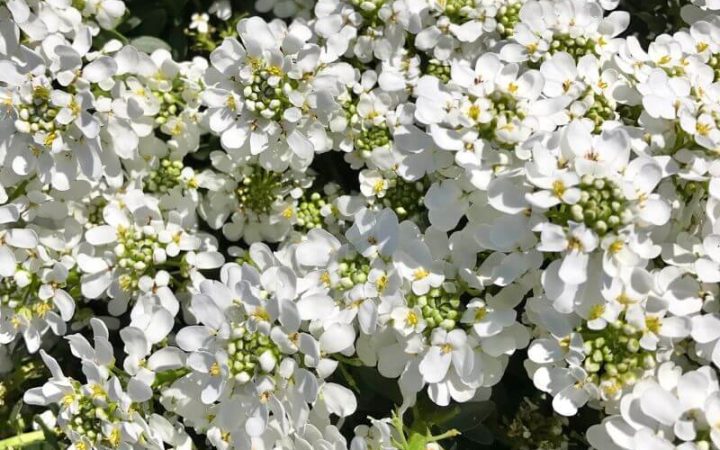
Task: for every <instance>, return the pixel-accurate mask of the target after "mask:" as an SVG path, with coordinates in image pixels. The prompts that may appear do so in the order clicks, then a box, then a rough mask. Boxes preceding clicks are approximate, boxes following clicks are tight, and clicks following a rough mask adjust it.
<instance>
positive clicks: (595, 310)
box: [588, 304, 605, 320]
mask: <svg viewBox="0 0 720 450" xmlns="http://www.w3.org/2000/svg"><path fill="white" fill-rule="evenodd" d="M603 314H605V305H602V304H599V305H595V306H593V307H592V308H590V314H589V316H588V319H589V320H597V319H599V318H600V317H602V315H603Z"/></svg>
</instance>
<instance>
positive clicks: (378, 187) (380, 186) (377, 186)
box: [373, 180, 385, 194]
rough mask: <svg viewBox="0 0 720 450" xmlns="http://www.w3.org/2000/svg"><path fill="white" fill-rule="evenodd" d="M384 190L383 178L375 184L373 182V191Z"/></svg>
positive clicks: (377, 192)
mask: <svg viewBox="0 0 720 450" xmlns="http://www.w3.org/2000/svg"><path fill="white" fill-rule="evenodd" d="M384 190H385V180H377V181H376V182H375V184H373V191H374V192H375V193H376V194H379V193H381V192H382V191H384Z"/></svg>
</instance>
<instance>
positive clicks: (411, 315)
mask: <svg viewBox="0 0 720 450" xmlns="http://www.w3.org/2000/svg"><path fill="white" fill-rule="evenodd" d="M405 321H406V322H407V323H408V325H411V326H413V327H414V326H415V325H417V324H418V322H419V321H420V320H419V319H418V316H417V314H415V311H408V313H407V317H405Z"/></svg>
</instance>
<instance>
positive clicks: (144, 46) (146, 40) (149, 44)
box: [130, 36, 171, 53]
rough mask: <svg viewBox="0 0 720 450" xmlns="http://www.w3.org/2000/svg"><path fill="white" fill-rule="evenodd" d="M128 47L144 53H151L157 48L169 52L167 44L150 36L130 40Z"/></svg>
mask: <svg viewBox="0 0 720 450" xmlns="http://www.w3.org/2000/svg"><path fill="white" fill-rule="evenodd" d="M130 45H132V46H134V47H135V48H137V49H138V50H140V51H143V52H146V53H152V52H154V51H155V50H157V49H159V48H162V49H164V50H167V51H170V50H171V48H170V46H169V45H168V44H167V42H165V41H163V40H162V39H158V38H156V37H152V36H140V37H137V38H135V39H131V40H130Z"/></svg>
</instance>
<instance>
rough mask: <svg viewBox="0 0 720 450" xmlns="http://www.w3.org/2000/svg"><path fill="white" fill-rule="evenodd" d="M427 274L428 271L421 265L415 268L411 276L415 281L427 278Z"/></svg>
mask: <svg viewBox="0 0 720 450" xmlns="http://www.w3.org/2000/svg"><path fill="white" fill-rule="evenodd" d="M428 275H430V272H428V271H427V270H425V269H423V268H422V267H421V268H419V269H415V271H414V272H413V278H414V279H415V281H420V280H423V279H425V278H427V276H428Z"/></svg>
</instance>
